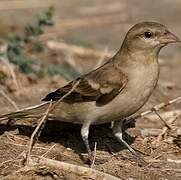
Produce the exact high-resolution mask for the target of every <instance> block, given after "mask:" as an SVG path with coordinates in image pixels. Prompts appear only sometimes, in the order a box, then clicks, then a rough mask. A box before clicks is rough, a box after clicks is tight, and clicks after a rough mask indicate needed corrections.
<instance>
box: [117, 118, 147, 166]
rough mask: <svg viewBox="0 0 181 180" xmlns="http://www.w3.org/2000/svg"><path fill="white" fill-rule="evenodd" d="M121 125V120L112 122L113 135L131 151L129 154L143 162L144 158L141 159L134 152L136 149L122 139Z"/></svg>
mask: <svg viewBox="0 0 181 180" xmlns="http://www.w3.org/2000/svg"><path fill="white" fill-rule="evenodd" d="M122 126H123V120H120V121H116V122H114V126H113V134H114V136H115V137H116V138H117V139H118V141H119V142H120V143H122V144H124V146H125V147H126V148H127V149H128V150H129V151H130V152H131V154H132V155H133V157H134V158H135V159H136V160H138V161H139V162H141V163H142V164H143V162H144V160H142V159H141V157H140V156H139V155H138V154H137V153H136V151H135V150H134V149H133V148H132V147H131V146H130V145H129V144H128V143H127V142H126V141H125V140H124V139H123V131H122V128H123V127H122Z"/></svg>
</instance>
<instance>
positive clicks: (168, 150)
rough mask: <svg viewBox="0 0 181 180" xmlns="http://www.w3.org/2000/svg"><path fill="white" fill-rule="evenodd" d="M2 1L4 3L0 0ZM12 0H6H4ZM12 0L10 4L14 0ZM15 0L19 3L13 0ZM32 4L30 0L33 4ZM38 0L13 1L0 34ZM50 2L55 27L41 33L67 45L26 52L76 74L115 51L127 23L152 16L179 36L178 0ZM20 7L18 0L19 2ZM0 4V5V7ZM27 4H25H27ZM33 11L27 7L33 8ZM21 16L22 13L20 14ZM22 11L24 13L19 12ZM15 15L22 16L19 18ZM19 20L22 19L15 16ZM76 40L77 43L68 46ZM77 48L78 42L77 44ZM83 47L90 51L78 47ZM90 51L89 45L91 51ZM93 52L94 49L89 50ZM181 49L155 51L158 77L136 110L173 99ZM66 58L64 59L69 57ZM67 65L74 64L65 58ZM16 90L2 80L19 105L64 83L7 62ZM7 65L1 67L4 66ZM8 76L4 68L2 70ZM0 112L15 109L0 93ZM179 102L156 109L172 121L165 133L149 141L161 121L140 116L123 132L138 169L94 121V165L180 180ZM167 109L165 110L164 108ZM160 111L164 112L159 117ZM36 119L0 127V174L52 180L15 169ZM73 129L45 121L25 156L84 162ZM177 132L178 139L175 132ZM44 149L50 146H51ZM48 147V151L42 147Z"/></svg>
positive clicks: (125, 175) (131, 176) (119, 173)
mask: <svg viewBox="0 0 181 180" xmlns="http://www.w3.org/2000/svg"><path fill="white" fill-rule="evenodd" d="M2 2H5V1H2ZM7 2H13V1H7ZM14 2H16V1H15V0H14ZM17 2H19V1H17ZM33 2H34V1H33ZM38 2H41V1H40V0H39V1H37V2H34V6H35V7H36V8H33V7H34V6H33V5H32V6H33V7H29V5H27V4H26V3H24V4H23V5H22V6H20V7H19V4H18V3H16V5H17V7H16V6H14V5H12V7H11V6H8V7H9V9H6V10H2V11H1V12H0V14H1V16H0V19H1V21H2V22H3V23H2V24H3V25H1V26H2V27H1V32H3V33H7V32H9V31H11V30H12V28H10V27H9V26H12V25H13V26H14V27H15V28H13V30H14V29H15V30H16V31H20V32H21V30H22V27H23V25H24V24H25V22H28V21H30V20H31V21H33V18H34V16H35V14H37V13H38V12H39V11H41V10H43V8H44V6H45V5H42V4H41V3H38ZM52 3H53V4H54V5H56V18H55V21H56V24H55V26H54V27H52V28H49V29H48V30H47V32H46V33H45V34H44V35H43V36H42V41H43V43H44V44H47V43H48V42H50V39H51V40H53V42H54V43H55V40H58V41H59V42H66V43H68V44H69V45H70V46H68V50H67V47H62V44H58V45H60V46H58V45H57V44H55V46H56V47H53V48H50V46H47V50H46V52H43V53H35V54H29V56H31V57H37V58H39V59H41V60H42V61H43V62H47V63H49V64H52V63H53V64H60V63H62V62H65V61H66V62H68V63H70V64H71V65H72V66H73V67H74V68H77V70H78V71H79V72H81V73H87V72H88V71H90V70H91V69H93V68H95V66H96V65H98V64H99V63H103V62H104V61H105V60H106V59H107V58H108V57H109V56H110V55H111V54H113V53H114V52H115V51H116V49H118V48H119V45H120V42H121V40H122V39H123V37H124V35H125V33H126V31H127V30H128V28H129V27H130V26H131V25H132V24H134V23H136V22H138V21H141V20H148V19H149V20H156V21H160V22H162V23H164V24H166V25H167V26H168V27H169V28H170V29H171V30H172V31H173V32H175V33H176V34H178V36H180V37H181V26H180V22H179V19H180V18H179V17H180V16H181V11H180V6H181V3H180V1H179V0H174V1H172V2H171V1H167V0H161V1H159V2H158V1H153V2H152V1H138V0H136V1H135V0H131V1H129V2H127V1H126V0H122V1H120V0H113V1H108V0H100V1H98V2H97V1H95V0H93V1H88V0H86V1H84V0H67V1H61V2H59V1H56V0H54V1H51V2H49V1H48V2H47V6H48V5H49V4H52ZM20 4H21V3H20ZM5 7H7V6H5V5H2V4H1V2H0V8H1V9H3V8H4V9H5ZM27 7H28V8H27ZM32 8H33V11H32ZM27 13H28V14H29V15H28V16H27ZM25 15H26V16H25ZM20 17H21V18H20ZM22 17H23V18H22ZM72 44H73V45H76V46H72ZM77 45H78V46H84V48H82V47H80V48H79V47H78V49H76V48H77ZM85 47H86V48H89V49H85ZM92 48H93V49H92ZM95 49H97V50H95ZM180 50H181V46H180V45H173V46H169V47H167V48H165V49H164V50H163V51H162V53H161V56H160V66H161V72H160V80H159V83H158V86H157V88H156V90H155V92H154V94H153V95H152V97H151V99H150V100H149V102H148V103H147V104H146V105H145V106H144V107H143V109H142V110H141V111H144V110H145V109H148V108H150V107H152V106H153V105H156V104H158V103H160V102H167V101H168V100H170V99H173V98H175V97H178V96H180V92H181V91H180V90H181V78H180V77H181V70H180V69H181V60H180V59H181V58H180V57H181V51H180ZM70 59H71V60H70ZM72 62H73V63H72ZM6 68H7V67H6V66H5V67H4V65H2V64H1V67H0V72H6V73H7V71H8V70H7V69H6ZM12 68H13V69H14V71H15V74H16V78H17V81H18V84H19V86H20V88H17V87H16V86H15V85H14V82H13V80H12V79H11V78H8V79H7V80H6V82H4V81H3V82H1V81H0V83H1V87H2V89H3V90H4V91H5V92H6V94H7V95H8V97H10V98H11V99H12V100H13V101H14V102H15V103H16V105H17V106H18V107H19V108H22V107H28V106H30V105H35V104H37V103H40V99H41V98H43V97H44V96H45V95H46V93H48V92H49V91H51V90H54V89H56V88H58V87H59V86H63V85H64V84H65V83H66V80H65V79H64V78H63V77H62V76H53V77H51V78H50V77H45V78H43V79H37V78H35V77H32V76H26V75H24V74H22V73H20V72H19V70H18V68H17V67H15V66H12ZM6 70H7V71H6ZM7 74H8V73H7ZM0 106H1V108H0V114H3V113H5V112H10V111H13V110H14V107H13V106H12V105H11V104H10V103H9V102H8V101H7V100H6V98H5V97H4V96H0ZM180 108H181V104H176V105H175V104H174V105H171V106H169V107H167V108H164V109H163V110H161V114H162V115H163V116H164V117H165V116H167V117H165V119H166V120H167V121H169V120H171V119H172V118H173V117H175V116H177V119H176V121H175V122H174V123H173V124H172V126H173V129H172V130H170V131H167V134H166V136H164V137H163V139H161V141H160V142H159V143H158V144H155V142H156V140H157V136H158V134H159V133H160V132H161V131H162V128H164V125H163V123H162V122H161V121H160V120H159V119H158V118H157V117H156V116H149V117H145V118H140V119H138V120H137V122H136V128H133V129H129V133H130V134H131V136H132V137H131V136H129V135H125V138H126V139H127V140H128V141H129V142H130V144H131V146H132V147H134V148H135V149H136V150H138V152H139V154H140V155H141V157H142V158H144V160H145V161H146V162H147V163H148V164H147V165H144V166H142V167H140V166H139V165H138V164H137V163H136V162H135V161H134V160H133V159H132V157H131V155H130V153H129V152H128V150H126V149H124V148H123V146H122V145H120V144H119V143H118V142H117V141H116V140H115V139H114V137H113V135H112V133H111V129H110V124H107V125H101V126H93V127H92V128H91V131H90V142H91V147H92V149H93V147H94V142H97V155H96V162H95V165H94V169H96V170H99V171H102V172H105V173H108V174H111V175H113V176H116V177H119V178H121V179H124V180H136V179H140V180H145V179H148V180H155V179H159V180H166V179H168V180H172V179H174V180H176V179H178V180H179V179H181V149H180V148H181V137H180V136H181V132H180V128H181V116H180V115H181V113H180V112H181V110H180ZM168 111H169V112H170V111H171V112H172V114H171V115H168V113H166V112H168ZM165 114H166V115H165ZM35 125H36V122H35V121H33V120H28V121H27V120H22V121H19V122H17V123H15V124H14V125H12V126H8V127H7V126H6V125H4V124H3V123H2V124H0V179H17V178H18V179H53V178H55V177H54V176H52V174H51V173H50V172H51V170H47V171H46V172H45V171H43V172H42V171H41V170H37V171H27V172H18V169H20V168H21V167H22V164H21V163H22V154H23V153H24V152H25V151H26V150H27V146H28V142H29V137H30V135H31V133H32V132H33V129H34V127H35ZM79 131H80V127H79V126H77V125H72V124H65V123H60V122H52V121H51V122H47V124H46V126H45V128H44V130H43V132H42V134H41V137H40V138H39V140H38V142H37V143H36V144H35V146H34V148H33V151H32V155H39V156H41V155H43V154H44V153H46V152H47V151H48V152H47V153H46V155H45V157H47V158H51V159H54V160H57V161H64V162H68V163H72V164H76V165H81V166H85V167H88V164H87V154H86V152H85V148H84V145H83V142H82V140H81V137H80V132H79ZM179 134H180V136H179ZM50 148H51V149H50ZM49 149H50V151H49ZM61 178H62V179H87V178H86V177H77V176H76V175H75V174H73V173H70V172H67V171H62V172H61Z"/></svg>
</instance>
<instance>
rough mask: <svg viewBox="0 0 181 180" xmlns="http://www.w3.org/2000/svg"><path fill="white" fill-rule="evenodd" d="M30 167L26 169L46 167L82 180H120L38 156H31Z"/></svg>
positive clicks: (92, 170) (85, 168)
mask: <svg viewBox="0 0 181 180" xmlns="http://www.w3.org/2000/svg"><path fill="white" fill-rule="evenodd" d="M29 165H30V166H28V167H27V168H30V169H31V166H32V168H34V170H36V169H37V167H40V168H41V167H47V168H50V169H54V170H55V172H56V170H57V171H58V172H62V171H63V172H68V173H71V174H72V173H73V174H75V175H77V176H78V177H80V179H81V177H82V179H100V180H103V179H104V180H121V179H120V178H118V177H115V176H112V175H109V174H106V173H104V172H100V171H97V170H95V169H91V168H87V167H83V166H79V165H74V164H69V163H65V162H61V161H56V160H52V159H48V158H44V157H38V156H31V161H30V164H29Z"/></svg>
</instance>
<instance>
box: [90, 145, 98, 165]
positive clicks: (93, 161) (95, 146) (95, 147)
mask: <svg viewBox="0 0 181 180" xmlns="http://www.w3.org/2000/svg"><path fill="white" fill-rule="evenodd" d="M96 150H97V142H95V145H94V156H93V160H92V163H91V166H90V168H93V167H94V164H95V161H96Z"/></svg>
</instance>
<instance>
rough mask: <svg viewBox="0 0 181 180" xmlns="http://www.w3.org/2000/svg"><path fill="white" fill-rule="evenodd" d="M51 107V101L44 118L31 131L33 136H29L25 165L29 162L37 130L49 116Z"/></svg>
mask: <svg viewBox="0 0 181 180" xmlns="http://www.w3.org/2000/svg"><path fill="white" fill-rule="evenodd" d="M51 106H52V101H50V103H49V106H48V108H47V110H46V112H45V114H44V116H43V117H42V119H41V120H40V122H39V124H38V125H37V127H36V128H35V130H34V131H33V134H32V135H31V138H30V143H29V148H28V153H27V156H26V163H28V161H29V158H30V154H31V151H32V148H33V145H34V143H35V141H34V137H35V136H36V135H37V134H38V131H39V129H40V128H41V126H42V124H43V122H44V121H45V119H46V118H47V116H48V114H49V112H50V108H51Z"/></svg>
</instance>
